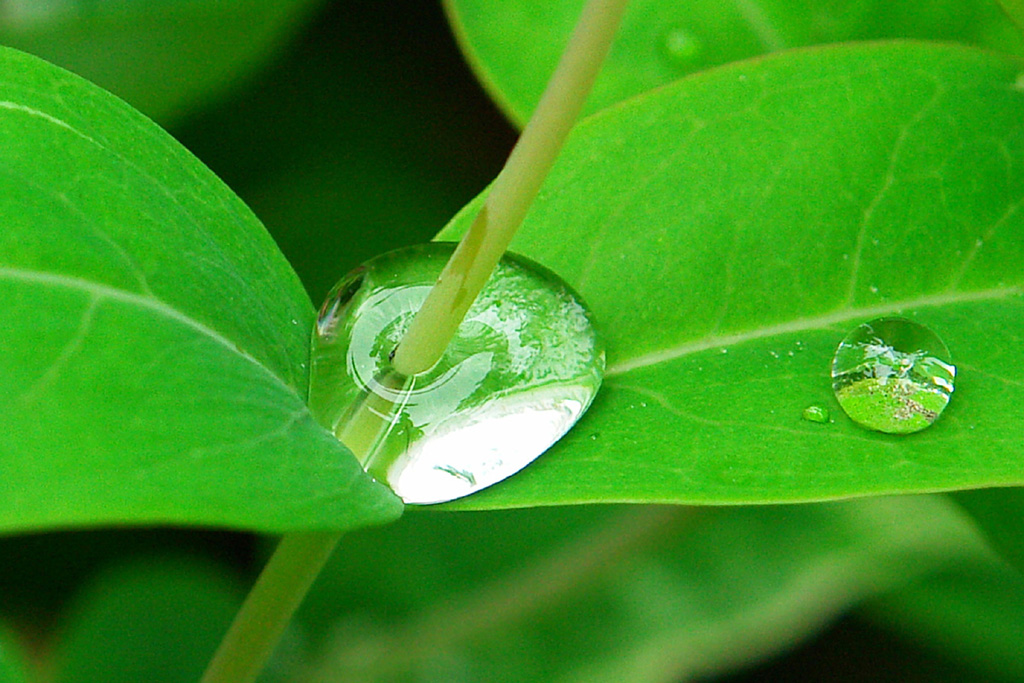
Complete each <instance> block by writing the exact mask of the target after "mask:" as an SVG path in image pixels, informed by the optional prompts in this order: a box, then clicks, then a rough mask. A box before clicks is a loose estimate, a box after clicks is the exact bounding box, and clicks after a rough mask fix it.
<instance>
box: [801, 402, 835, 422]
mask: <svg viewBox="0 0 1024 683" xmlns="http://www.w3.org/2000/svg"><path fill="white" fill-rule="evenodd" d="M801 417H803V418H804V419H805V420H807V421H808V422H820V423H822V424H824V423H827V422H828V421H829V419H830V418H831V415H829V412H828V408H826V407H824V406H807V407H806V408H804V412H803V414H802V415H801Z"/></svg>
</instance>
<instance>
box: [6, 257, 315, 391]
mask: <svg viewBox="0 0 1024 683" xmlns="http://www.w3.org/2000/svg"><path fill="white" fill-rule="evenodd" d="M0 280H8V281H16V282H29V283H36V284H40V285H44V286H49V287H61V288H64V289H72V290H77V291H81V292H83V293H85V294H88V295H90V296H92V297H93V298H94V300H95V301H97V302H99V301H102V300H113V301H118V302H121V303H124V304H127V305H129V306H137V307H139V308H144V309H147V310H149V311H152V312H154V313H156V314H157V315H159V316H162V317H164V318H167V319H170V320H173V321H175V322H177V323H180V324H183V325H185V326H186V327H189V328H191V329H193V330H195V331H196V332H199V333H200V334H202V335H203V336H204V337H207V338H209V339H210V340H212V341H214V342H216V343H218V344H220V345H221V346H223V347H224V348H226V349H228V351H230V352H231V353H232V354H234V355H236V356H239V357H241V358H244V359H245V360H247V361H249V362H250V363H252V364H253V365H255V366H256V367H257V368H259V369H260V370H261V371H263V372H264V373H266V374H267V375H269V376H270V377H271V378H273V380H274V381H275V382H276V383H277V384H280V385H281V386H282V387H284V388H286V389H287V390H288V391H289V392H291V393H292V394H295V395H296V396H298V395H299V394H298V392H297V391H296V388H295V387H293V386H292V385H291V384H289V383H288V382H287V381H285V379H284V378H283V377H281V376H280V375H278V374H277V373H276V372H274V371H273V370H271V369H270V368H269V367H267V366H266V365H265V364H263V363H262V362H261V361H260V360H259V359H257V358H256V357H255V356H252V355H250V354H249V353H247V352H246V351H245V350H244V349H242V348H241V347H240V346H239V344H237V343H236V342H234V341H231V340H230V339H228V338H227V337H225V336H224V335H222V334H221V333H220V332H217V331H216V330H214V329H213V328H211V327H208V326H206V325H204V324H203V323H201V322H199V321H198V320H196V319H195V318H192V317H190V316H189V315H187V314H186V313H184V312H183V311H181V310H179V309H177V308H175V307H174V306H172V305H170V304H169V303H167V302H166V301H162V300H160V299H157V298H156V297H155V296H143V295H140V294H135V293H133V292H129V291H126V290H123V289H118V288H116V287H110V286H108V285H102V284H99V283H96V282H91V281H90V280H86V279H84V278H80V277H74V276H70V275H61V274H59V273H47V272H40V271H31V270H24V269H21V268H12V267H10V266H0Z"/></svg>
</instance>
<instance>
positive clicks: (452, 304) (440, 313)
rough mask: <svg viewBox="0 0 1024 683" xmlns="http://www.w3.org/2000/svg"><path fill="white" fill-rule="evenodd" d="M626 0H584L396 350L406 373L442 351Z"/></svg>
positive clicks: (573, 109)
mask: <svg viewBox="0 0 1024 683" xmlns="http://www.w3.org/2000/svg"><path fill="white" fill-rule="evenodd" d="M626 2H627V0H590V1H589V2H588V3H587V5H586V7H584V9H583V14H582V15H581V16H580V20H579V23H578V24H577V25H576V29H575V31H574V32H573V34H572V37H571V38H570V39H569V45H568V46H567V47H566V50H565V53H564V54H563V55H562V59H561V61H560V62H559V64H558V68H557V69H556V70H555V73H554V75H553V76H552V77H551V81H550V82H549V83H548V86H547V89H546V90H545V91H544V95H543V96H542V97H541V100H540V102H539V103H538V105H537V109H536V110H535V111H534V113H533V116H532V117H531V119H530V122H529V123H528V124H527V125H526V128H525V129H523V134H522V136H520V138H519V142H518V143H516V146H515V148H514V149H513V150H512V154H511V155H510V156H509V158H508V161H507V162H506V163H505V167H504V168H503V169H502V170H501V173H500V174H499V175H498V177H497V179H495V181H494V184H493V185H492V186H491V190H490V192H489V193H488V195H487V199H486V200H485V201H484V206H483V208H482V209H481V210H480V213H479V214H478V215H477V217H476V220H475V221H474V222H473V225H472V226H471V227H470V229H469V232H467V233H466V235H465V237H463V238H462V241H461V242H460V243H459V246H458V247H457V248H456V250H455V253H454V254H452V257H451V260H449V261H448V264H447V265H446V266H445V268H444V270H443V271H442V272H441V276H440V277H439V278H438V281H437V284H436V285H434V288H433V289H431V291H430V294H429V296H428V297H427V300H426V301H425V302H424V303H423V307H422V308H420V310H419V312H418V313H417V314H416V317H415V318H414V319H413V321H412V324H411V326H410V327H409V331H408V332H407V333H406V335H405V337H403V338H402V341H401V342H399V344H398V348H397V349H396V350H395V356H394V359H393V366H394V368H395V370H396V371H397V372H398V373H400V374H402V375H405V376H411V375H416V374H419V373H421V372H425V371H427V370H429V369H430V368H431V367H433V366H434V364H435V363H437V361H438V360H439V359H440V358H441V355H442V354H443V353H444V350H445V348H447V346H448V343H449V342H450V341H451V339H452V337H453V336H454V335H455V330H456V329H457V328H458V327H459V324H460V323H461V322H462V319H463V318H464V317H465V315H466V311H468V310H469V307H470V305H471V304H472V303H473V301H474V300H475V299H476V297H477V294H479V293H480V290H481V289H482V288H483V286H484V284H485V283H486V282H487V279H488V278H489V277H490V276H491V272H492V271H493V270H494V267H495V266H496V265H497V264H498V261H499V260H500V259H501V256H502V254H504V253H505V250H506V249H507V248H508V245H509V243H510V242H511V241H512V237H513V235H515V232H516V230H517V229H518V228H519V225H520V224H521V223H522V221H523V218H524V217H525V216H526V212H527V210H528V209H529V208H530V204H531V203H532V202H533V198H534V197H535V196H536V195H537V192H538V191H539V190H540V187H541V184H542V183H543V182H544V178H545V177H547V174H548V171H549V170H550V169H551V166H552V164H554V162H555V158H556V157H557V156H558V153H559V151H560V150H561V148H562V144H563V143H564V142H565V138H566V137H567V136H568V135H569V131H570V130H571V129H572V126H573V124H574V123H575V122H576V119H577V117H578V116H579V113H580V110H581V109H582V108H583V103H584V102H585V101H586V99H587V94H588V93H589V92H590V88H591V86H592V85H593V82H594V79H595V78H596V77H597V72H598V71H599V70H600V68H601V64H602V62H603V61H604V57H605V55H606V54H607V52H608V49H609V48H610V47H611V43H612V39H613V38H614V37H615V32H616V30H617V29H618V25H619V20H620V19H621V17H622V13H623V12H624V11H625V7H626Z"/></svg>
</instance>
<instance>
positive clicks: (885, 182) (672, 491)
mask: <svg viewBox="0 0 1024 683" xmlns="http://www.w3.org/2000/svg"><path fill="white" fill-rule="evenodd" d="M1021 68H1022V67H1021V64H1020V63H1019V62H1016V61H1014V60H1011V59H1007V58H1004V57H1000V56H996V55H990V54H986V53H982V52H978V51H974V50H970V49H964V48H956V47H952V46H935V45H927V44H915V43H890V44H875V45H862V46H846V47H834V48H821V49H815V50H805V51H794V52H790V53H786V54H781V55H778V56H775V57H772V58H767V59H764V60H760V61H755V62H749V63H741V64H735V65H730V66H729V67H724V68H721V69H717V70H713V71H710V72H707V73H704V74H700V75H698V76H695V77H691V78H689V79H685V80H683V81H680V82H678V83H676V84H674V85H673V86H671V87H668V88H664V89H662V90H660V91H656V92H653V93H650V94H648V95H646V96H643V97H640V98H636V99H634V100H632V101H631V102H629V103H626V104H624V105H621V106H619V107H615V108H612V109H609V110H607V111H605V112H602V114H600V115H598V116H595V117H593V118H592V119H590V120H588V121H587V122H584V123H583V124H582V125H580V126H579V127H578V129H577V131H576V132H575V133H574V135H573V136H572V137H571V138H570V141H569V143H568V145H567V147H566V149H565V151H564V153H563V155H562V157H561V158H560V160H559V162H558V164H557V165H556V167H555V169H554V170H553V172H552V174H551V177H550V178H549V180H548V182H547V184H546V185H545V188H544V189H542V191H541V196H540V198H539V199H538V200H537V202H536V204H535V205H534V207H533V208H532V210H531V213H530V214H529V216H528V217H527V219H526V222H525V224H524V226H523V228H522V230H521V232H520V234H519V235H518V236H517V237H516V240H515V241H514V243H513V245H512V249H513V250H515V251H518V252H521V253H524V254H526V255H527V256H530V257H532V258H534V259H536V260H538V261H539V262H541V263H543V264H544V265H546V266H548V267H549V268H551V269H552V270H554V271H555V272H557V273H559V274H561V275H562V276H563V277H565V278H566V279H567V280H568V282H569V283H570V284H572V285H573V286H574V287H576V288H577V289H578V290H579V291H580V293H581V294H582V295H583V296H584V298H585V299H586V300H587V301H588V302H589V303H590V305H591V307H592V308H593V310H594V312H595V314H596V316H597V320H598V323H599V324H600V325H602V327H603V331H604V333H605V336H606V341H607V343H608V353H609V370H608V373H607V379H606V386H605V389H604V390H603V395H602V396H599V397H598V400H597V401H596V402H595V403H594V405H593V406H592V408H591V410H590V413H589V414H588V415H587V416H586V417H584V419H583V421H581V423H580V424H579V425H578V426H577V427H576V429H575V430H574V431H572V432H570V434H569V435H568V436H567V437H566V439H564V440H563V442H562V443H561V444H558V445H556V447H555V448H554V449H552V451H551V452H549V453H548V454H547V455H545V456H544V457H542V458H540V459H539V460H538V461H537V462H536V463H535V464H534V465H532V466H531V467H530V468H529V469H528V470H526V471H524V472H523V473H522V474H520V475H519V476H518V477H515V478H513V479H512V480H510V481H508V482H507V483H506V484H504V485H502V486H499V487H495V488H494V489H492V490H491V491H484V492H482V493H481V494H479V495H477V496H474V497H472V498H470V499H466V500H465V501H463V502H462V503H457V504H455V505H456V506H458V507H465V508H487V507H510V506H522V505H543V504H562V503H586V502H597V501H622V502H654V501H658V502H676V503H694V504H721V503H771V502H796V501H815V500H825V499H834V498H844V497H849V496H859V495H869V494H882V493H910V492H924V491H936V490H946V489H958V488H973V487H984V486H997V485H1019V484H1022V483H1024V467H1022V466H1021V462H1024V459H1022V457H1020V456H1021V455H1022V453H1021V449H1022V448H1024V444H1022V442H1021V440H1020V434H1021V433H1024V415H1022V414H1021V413H1020V411H1018V410H1015V409H1013V406H1015V405H1019V403H1020V402H1021V401H1024V394H1022V387H1024V376H1022V374H1021V373H1022V370H1021V368H1024V346H1022V345H1021V344H1020V340H1021V339H1022V338H1024V327H1022V321H1024V296H1022V291H1024V282H1022V279H1021V278H1022V275H1021V271H1020V268H1019V263H1020V258H1021V255H1022V254H1021V252H1022V246H1021V245H1022V244H1024V240H1022V239H1021V234H1022V232H1024V215H1022V214H1021V212H1020V211H1019V210H1018V206H1019V203H1020V201H1021V197H1024V166H1022V164H1021V163H1020V161H1019V160H1020V159H1024V94H1022V92H1021V91H1020V90H1019V88H1018V86H1017V85H1016V83H1017V74H1018V73H1019V72H1020V70H1021ZM471 216H472V212H470V211H468V210H467V211H464V212H463V213H462V214H460V216H458V217H457V218H456V220H455V221H454V222H453V223H452V225H451V226H449V228H447V229H446V230H445V231H444V232H443V233H442V237H443V238H450V237H454V236H455V235H457V234H459V233H460V232H462V231H463V230H464V229H465V228H466V227H467V221H468V219H469V218H471ZM889 314H900V315H904V316H908V317H913V318H916V319H918V320H920V321H922V322H924V323H926V324H928V325H929V326H931V327H932V328H933V329H935V330H936V331H937V332H938V333H939V335H940V336H942V337H943V338H944V339H945V340H946V342H947V343H948V344H949V346H950V348H951V350H952V352H953V355H954V362H956V363H957V364H958V367H959V370H960V374H959V378H958V388H957V392H956V394H955V395H954V398H953V401H952V403H951V404H950V407H949V408H948V409H947V411H946V413H945V414H944V415H943V416H942V418H941V419H940V420H939V421H938V422H937V423H936V424H935V425H934V426H932V427H930V428H929V429H928V430H926V431H924V432H921V433H919V434H916V435H912V436H904V437H900V436H890V435H884V434H879V433H873V432H868V431H866V430H863V429H861V428H859V427H857V426H855V425H854V424H852V423H851V422H850V421H849V420H848V419H847V418H846V417H845V415H843V414H842V412H841V410H840V409H839V407H838V405H837V404H836V402H835V400H834V399H833V398H832V394H831V389H830V379H829V364H830V360H831V356H832V353H833V351H834V349H835V347H836V346H837V345H838V343H839V342H840V341H841V340H842V338H843V337H844V336H845V334H846V332H847V331H848V330H849V329H852V327H854V326H855V325H857V324H859V323H861V322H863V321H865V320H867V319H871V318H873V317H876V316H880V315H889ZM811 404H822V405H826V406H828V407H829V408H830V409H831V410H832V413H833V415H834V416H835V422H834V424H825V425H823V424H817V423H812V422H807V421H804V420H801V417H800V416H801V413H802V411H803V409H804V408H805V407H807V406H808V405H811Z"/></svg>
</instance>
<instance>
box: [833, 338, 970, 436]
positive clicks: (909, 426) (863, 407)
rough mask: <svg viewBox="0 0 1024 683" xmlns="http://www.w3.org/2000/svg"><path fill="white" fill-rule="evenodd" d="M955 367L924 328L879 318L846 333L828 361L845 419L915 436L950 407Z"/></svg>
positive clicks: (883, 430)
mask: <svg viewBox="0 0 1024 683" xmlns="http://www.w3.org/2000/svg"><path fill="white" fill-rule="evenodd" d="M955 377H956V368H955V367H954V366H953V365H952V364H951V363H950V357H949V350H948V349H947V348H946V345H945V344H944V343H943V342H942V340H941V339H939V337H938V336H937V335H936V334H935V333H934V332H932V331H931V330H929V329H928V328H927V327H925V326H924V325H920V324H918V323H915V322H912V321H910V320H906V319H904V318H879V319H877V320H872V321H871V322H868V323H864V324H863V325H860V326H858V327H857V328H856V329H855V330H853V332H851V333H850V334H849V335H847V337H846V339H844V340H843V341H842V343H841V344H840V345H839V348H838V349H836V355H835V357H834V358H833V359H832V389H833V391H835V394H836V398H837V399H838V400H839V405H840V406H842V408H843V410H844V411H846V414H847V415H849V416H850V418H851V419H852V420H853V421H854V422H856V423H858V424H860V425H862V426H864V427H867V428H868V429H874V430H877V431H880V432H887V433H890V434H910V433H913V432H918V431H921V430H922V429H924V428H925V427H927V426H928V425H930V424H932V423H933V422H935V420H936V419H938V417H939V415H941V414H942V411H943V409H944V408H945V407H946V404H948V403H949V398H950V395H951V394H952V392H953V380H954V379H955Z"/></svg>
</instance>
